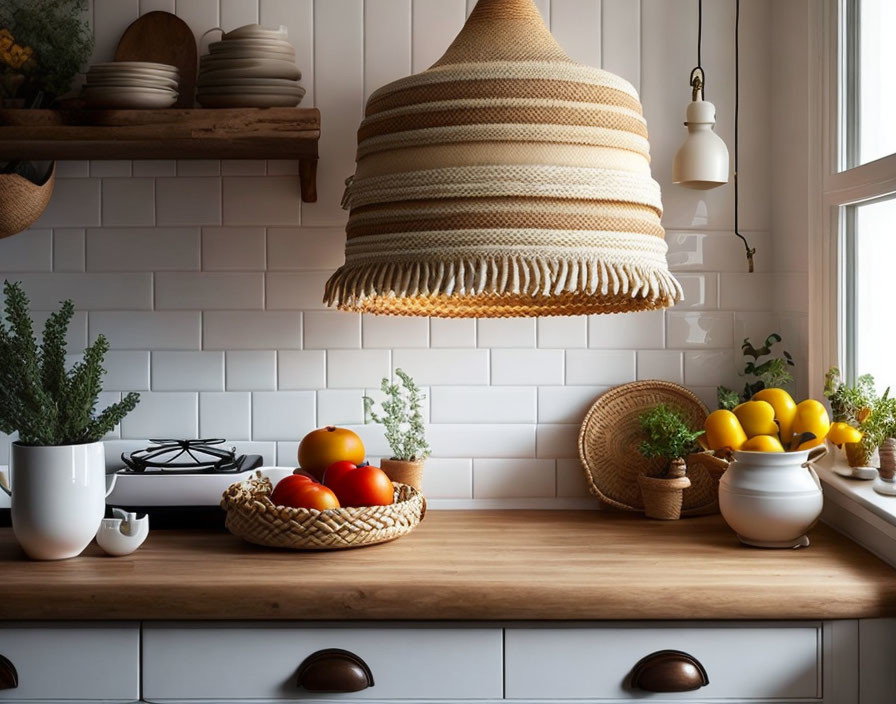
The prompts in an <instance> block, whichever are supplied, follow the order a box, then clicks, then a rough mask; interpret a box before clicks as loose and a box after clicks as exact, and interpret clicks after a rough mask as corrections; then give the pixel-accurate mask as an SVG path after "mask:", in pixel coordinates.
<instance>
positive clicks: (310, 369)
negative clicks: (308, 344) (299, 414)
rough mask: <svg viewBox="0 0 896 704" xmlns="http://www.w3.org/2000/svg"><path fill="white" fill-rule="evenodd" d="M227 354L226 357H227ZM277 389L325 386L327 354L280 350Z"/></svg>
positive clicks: (322, 352) (316, 351) (310, 351)
mask: <svg viewBox="0 0 896 704" xmlns="http://www.w3.org/2000/svg"><path fill="white" fill-rule="evenodd" d="M229 354H230V353H229V352H228V356H229ZM277 378H278V384H277V388H278V389H281V390H291V389H320V388H323V387H324V386H326V385H327V353H326V352H324V351H323V350H280V352H279V353H277Z"/></svg>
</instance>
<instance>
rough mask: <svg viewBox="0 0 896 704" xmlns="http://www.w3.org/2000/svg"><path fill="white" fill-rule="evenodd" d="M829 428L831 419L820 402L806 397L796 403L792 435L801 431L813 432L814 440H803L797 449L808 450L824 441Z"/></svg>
mask: <svg viewBox="0 0 896 704" xmlns="http://www.w3.org/2000/svg"><path fill="white" fill-rule="evenodd" d="M830 428H831V420H830V418H829V417H828V411H827V409H826V408H825V407H824V406H823V405H822V404H821V403H819V402H818V401H816V400H815V399H813V398H807V399H806V400H805V401H802V402H800V403H799V404H797V407H796V417H795V418H794V420H793V433H794V435H800V434H802V433H814V434H815V439H814V440H808V441H806V442H804V443H803V444H801V445H800V446H799V448H797V449H800V450H808V449H810V448H813V447H818V446H819V445H821V444H822V443H823V442H824V439H825V436H826V435H827V434H828V430H830Z"/></svg>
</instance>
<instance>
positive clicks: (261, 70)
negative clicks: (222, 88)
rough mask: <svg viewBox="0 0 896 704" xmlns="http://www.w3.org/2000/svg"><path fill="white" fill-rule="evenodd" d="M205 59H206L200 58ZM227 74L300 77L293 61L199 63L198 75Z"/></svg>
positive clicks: (239, 60)
mask: <svg viewBox="0 0 896 704" xmlns="http://www.w3.org/2000/svg"><path fill="white" fill-rule="evenodd" d="M202 58H203V59H205V58H206V57H202ZM212 73H214V74H216V75H218V74H225V73H226V74H227V75H233V76H239V77H243V78H250V77H253V76H259V77H264V78H293V79H296V80H298V79H299V78H301V77H302V72H301V71H299V69H298V67H297V66H296V64H295V62H294V61H284V60H281V59H213V60H208V61H200V66H199V75H200V77H201V76H205V75H206V74H212Z"/></svg>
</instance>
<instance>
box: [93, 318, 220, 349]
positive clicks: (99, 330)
mask: <svg viewBox="0 0 896 704" xmlns="http://www.w3.org/2000/svg"><path fill="white" fill-rule="evenodd" d="M201 331H202V314H201V313H199V312H198V311H190V312H183V311H164V312H157V311H96V312H91V313H90V340H91V341H93V340H95V339H96V336H97V335H100V334H102V335H105V336H106V338H107V339H108V340H109V346H110V348H111V349H113V350H115V349H118V350H190V349H193V350H198V349H199V344H200V340H201Z"/></svg>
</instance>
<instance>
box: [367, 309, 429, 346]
mask: <svg viewBox="0 0 896 704" xmlns="http://www.w3.org/2000/svg"><path fill="white" fill-rule="evenodd" d="M361 327H362V330H363V334H364V347H371V348H372V347H428V346H429V320H428V319H427V318H417V317H413V318H401V317H397V316H391V315H364V316H362V318H361Z"/></svg>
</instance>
